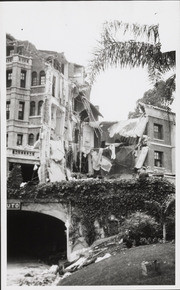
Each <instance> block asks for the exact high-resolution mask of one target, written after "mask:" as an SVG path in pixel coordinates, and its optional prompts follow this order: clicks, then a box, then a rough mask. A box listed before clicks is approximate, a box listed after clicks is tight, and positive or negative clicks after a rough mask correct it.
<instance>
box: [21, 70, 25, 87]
mask: <svg viewBox="0 0 180 290" xmlns="http://www.w3.org/2000/svg"><path fill="white" fill-rule="evenodd" d="M20 86H21V88H25V86H26V71H25V70H21V83H20Z"/></svg>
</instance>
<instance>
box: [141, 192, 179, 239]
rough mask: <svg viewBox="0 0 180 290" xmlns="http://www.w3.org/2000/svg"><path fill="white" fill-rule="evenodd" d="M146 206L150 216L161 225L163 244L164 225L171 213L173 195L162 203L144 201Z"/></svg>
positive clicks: (173, 201)
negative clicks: (153, 216) (154, 217)
mask: <svg viewBox="0 0 180 290" xmlns="http://www.w3.org/2000/svg"><path fill="white" fill-rule="evenodd" d="M145 203H146V205H147V206H148V207H149V210H148V211H149V212H150V214H151V215H155V216H156V217H157V218H158V220H159V222H160V224H161V225H162V232H163V243H165V242H166V224H167V219H168V217H169V215H170V213H171V210H172V208H173V206H174V205H175V195H174V194H172V195H169V196H168V197H167V198H166V199H165V201H164V202H163V203H160V202H158V201H155V200H153V201H145Z"/></svg>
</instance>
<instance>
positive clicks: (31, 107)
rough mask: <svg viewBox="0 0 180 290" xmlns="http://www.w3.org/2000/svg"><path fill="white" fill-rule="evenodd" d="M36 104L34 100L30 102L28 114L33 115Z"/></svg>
mask: <svg viewBox="0 0 180 290" xmlns="http://www.w3.org/2000/svg"><path fill="white" fill-rule="evenodd" d="M35 108H36V104H35V102H34V101H32V102H30V116H35Z"/></svg>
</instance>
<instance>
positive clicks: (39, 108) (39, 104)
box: [38, 101, 43, 115]
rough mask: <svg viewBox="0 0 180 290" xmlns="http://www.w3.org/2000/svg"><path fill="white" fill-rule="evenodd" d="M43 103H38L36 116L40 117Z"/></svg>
mask: <svg viewBox="0 0 180 290" xmlns="http://www.w3.org/2000/svg"><path fill="white" fill-rule="evenodd" d="M42 105H43V101H39V103H38V115H41V111H42Z"/></svg>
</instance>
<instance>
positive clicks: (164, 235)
mask: <svg viewBox="0 0 180 290" xmlns="http://www.w3.org/2000/svg"><path fill="white" fill-rule="evenodd" d="M165 242H166V224H165V223H163V243H165Z"/></svg>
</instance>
